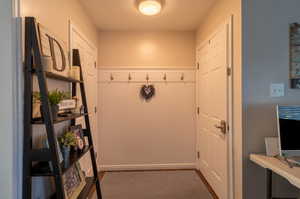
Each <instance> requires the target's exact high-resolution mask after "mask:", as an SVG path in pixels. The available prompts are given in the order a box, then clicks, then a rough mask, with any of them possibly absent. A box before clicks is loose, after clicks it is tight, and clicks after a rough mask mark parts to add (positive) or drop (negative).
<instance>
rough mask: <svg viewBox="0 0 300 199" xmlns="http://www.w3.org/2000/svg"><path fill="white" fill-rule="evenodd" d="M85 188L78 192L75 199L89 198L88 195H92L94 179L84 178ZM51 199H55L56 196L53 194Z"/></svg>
mask: <svg viewBox="0 0 300 199" xmlns="http://www.w3.org/2000/svg"><path fill="white" fill-rule="evenodd" d="M85 182H86V184H85V186H84V188H83V189H82V191H81V192H80V194H79V196H78V197H77V199H86V198H88V197H89V196H90V194H91V193H92V190H93V188H94V187H95V184H96V180H95V179H94V177H86V178H85ZM51 199H56V194H53V195H52V196H51Z"/></svg>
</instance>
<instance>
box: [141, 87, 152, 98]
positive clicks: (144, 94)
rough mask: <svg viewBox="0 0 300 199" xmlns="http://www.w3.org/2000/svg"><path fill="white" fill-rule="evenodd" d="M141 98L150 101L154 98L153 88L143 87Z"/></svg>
mask: <svg viewBox="0 0 300 199" xmlns="http://www.w3.org/2000/svg"><path fill="white" fill-rule="evenodd" d="M141 96H142V98H144V99H145V100H147V101H148V100H150V99H151V98H152V97H154V96H155V87H154V86H153V85H143V86H142V88H141Z"/></svg>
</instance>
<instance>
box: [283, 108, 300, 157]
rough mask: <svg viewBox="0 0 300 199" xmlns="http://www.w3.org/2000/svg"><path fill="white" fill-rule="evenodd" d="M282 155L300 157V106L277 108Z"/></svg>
mask: <svg viewBox="0 0 300 199" xmlns="http://www.w3.org/2000/svg"><path fill="white" fill-rule="evenodd" d="M277 124H278V125H277V126H278V137H279V139H278V140H279V151H280V155H281V156H284V157H293V156H300V106H279V105H278V106H277Z"/></svg>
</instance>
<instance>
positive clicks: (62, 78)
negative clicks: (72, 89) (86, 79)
mask: <svg viewBox="0 0 300 199" xmlns="http://www.w3.org/2000/svg"><path fill="white" fill-rule="evenodd" d="M45 74H46V77H48V78H49V79H56V80H60V81H65V82H70V83H83V81H80V80H77V79H74V78H70V77H65V76H63V75H59V74H56V73H51V72H45Z"/></svg>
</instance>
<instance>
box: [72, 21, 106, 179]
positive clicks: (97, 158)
mask: <svg viewBox="0 0 300 199" xmlns="http://www.w3.org/2000/svg"><path fill="white" fill-rule="evenodd" d="M74 32H76V33H77V34H78V35H80V37H81V38H82V39H83V40H84V41H85V42H86V43H87V44H88V45H89V47H90V48H91V49H93V51H95V59H96V63H97V64H98V48H97V47H96V46H95V45H94V44H93V43H92V42H90V40H89V39H88V38H87V37H86V36H85V35H84V34H83V33H82V32H81V30H80V29H79V28H78V27H77V26H76V25H75V24H74V22H73V21H72V20H71V19H69V58H70V59H69V60H70V65H71V63H72V62H73V57H72V49H73V46H74V44H73V33H74ZM95 67H96V69H97V66H95ZM96 75H97V76H98V71H97V73H96ZM97 78H98V77H97ZM97 82H98V81H97ZM97 82H96V85H97ZM97 101H98V95H97V100H96V102H97ZM95 114H96V115H98V113H95ZM96 129H97V131H98V128H96ZM96 133H98V132H96ZM96 142H97V141H96ZM94 144H95V143H94ZM95 152H96V154H99V153H98V148H96V149H95ZM98 161H99V156H98V157H96V162H97V167H98V170H99V168H100V164H99V162H98ZM91 172H92V168H89V170H88V174H90V173H91Z"/></svg>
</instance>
